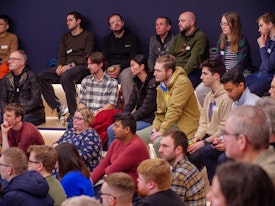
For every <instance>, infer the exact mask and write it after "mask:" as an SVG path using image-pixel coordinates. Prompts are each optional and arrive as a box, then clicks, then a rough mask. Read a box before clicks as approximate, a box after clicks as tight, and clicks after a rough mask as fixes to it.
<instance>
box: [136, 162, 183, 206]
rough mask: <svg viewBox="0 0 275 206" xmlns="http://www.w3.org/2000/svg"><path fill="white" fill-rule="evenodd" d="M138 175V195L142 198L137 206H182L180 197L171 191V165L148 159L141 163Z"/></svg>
mask: <svg viewBox="0 0 275 206" xmlns="http://www.w3.org/2000/svg"><path fill="white" fill-rule="evenodd" d="M137 173H138V179H137V181H138V194H139V196H140V197H141V199H140V200H138V201H137V203H136V204H135V205H136V206H155V205H158V206H167V205H173V206H182V205H184V203H183V202H182V201H181V199H180V197H179V195H178V194H177V193H176V192H175V191H173V190H171V189H170V187H171V181H172V176H171V171H170V165H169V164H168V162H166V161H165V160H163V159H148V160H144V161H142V162H141V163H140V165H139V166H138V168H137Z"/></svg>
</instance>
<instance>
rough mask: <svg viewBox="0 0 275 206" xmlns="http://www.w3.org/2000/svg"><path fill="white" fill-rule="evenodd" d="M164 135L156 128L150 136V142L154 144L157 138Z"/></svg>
mask: <svg viewBox="0 0 275 206" xmlns="http://www.w3.org/2000/svg"><path fill="white" fill-rule="evenodd" d="M161 135H162V134H161V133H160V132H158V131H157V130H156V129H155V128H153V129H152V134H151V136H150V142H151V143H154V141H155V140H156V139H157V137H159V136H161Z"/></svg>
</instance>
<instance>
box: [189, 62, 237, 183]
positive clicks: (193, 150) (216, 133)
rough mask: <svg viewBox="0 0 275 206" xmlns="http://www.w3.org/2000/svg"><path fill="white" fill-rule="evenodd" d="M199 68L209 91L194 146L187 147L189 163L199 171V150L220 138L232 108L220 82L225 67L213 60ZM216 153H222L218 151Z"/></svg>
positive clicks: (210, 178)
mask: <svg viewBox="0 0 275 206" xmlns="http://www.w3.org/2000/svg"><path fill="white" fill-rule="evenodd" d="M201 68H202V75H201V79H202V82H203V84H204V86H206V87H209V88H210V89H211V91H210V92H209V93H208V94H207V96H206V98H205V101H204V105H203V108H202V113H201V116H200V123H199V127H198V129H197V132H196V133H195V135H194V138H193V143H194V144H192V145H190V146H189V147H188V152H189V154H190V156H189V159H190V161H191V162H192V163H193V164H194V165H196V166H197V168H198V169H200V170H201V169H202V167H203V165H204V163H203V161H202V155H201V149H202V148H205V147H206V146H207V145H208V144H209V146H210V144H211V143H212V142H213V140H214V139H215V138H218V137H220V135H221V134H222V130H223V127H224V124H225V120H226V117H227V115H228V113H229V111H230V110H231V106H232V100H231V99H230V98H229V97H228V96H227V94H226V91H225V90H224V88H223V85H222V83H221V81H220V79H221V77H222V75H223V74H224V73H225V65H224V64H223V63H222V62H221V61H220V60H218V59H214V60H206V61H204V62H203V63H202V64H201ZM216 152H218V153H219V154H220V153H222V152H220V151H218V150H217V151H216ZM211 180H212V177H210V176H209V181H210V182H211Z"/></svg>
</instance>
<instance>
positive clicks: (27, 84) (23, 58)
mask: <svg viewBox="0 0 275 206" xmlns="http://www.w3.org/2000/svg"><path fill="white" fill-rule="evenodd" d="M26 62H27V55H26V53H25V52H24V51H23V50H18V51H14V52H12V53H11V54H10V58H9V67H10V70H11V73H9V74H7V75H6V76H5V77H4V78H3V80H2V87H1V93H2V95H1V96H2V98H1V99H0V102H1V110H2V112H3V111H4V108H5V106H6V105H7V104H9V103H11V102H19V103H20V104H21V105H22V106H23V108H24V110H25V116H24V121H25V122H31V123H33V124H34V125H36V126H37V125H39V124H42V123H44V122H45V111H44V106H43V104H42V99H41V89H40V85H39V82H38V79H37V76H36V74H35V73H34V72H33V71H32V70H31V69H30V67H29V66H27V65H26Z"/></svg>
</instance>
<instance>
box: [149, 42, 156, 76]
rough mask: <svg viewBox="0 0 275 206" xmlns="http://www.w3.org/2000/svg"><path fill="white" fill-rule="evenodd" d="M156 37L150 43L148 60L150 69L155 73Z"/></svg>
mask: <svg viewBox="0 0 275 206" xmlns="http://www.w3.org/2000/svg"><path fill="white" fill-rule="evenodd" d="M153 46H154V37H151V38H150V43H149V58H148V68H149V70H150V71H151V72H152V71H154V66H155V61H156V60H155V55H154V48H153Z"/></svg>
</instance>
